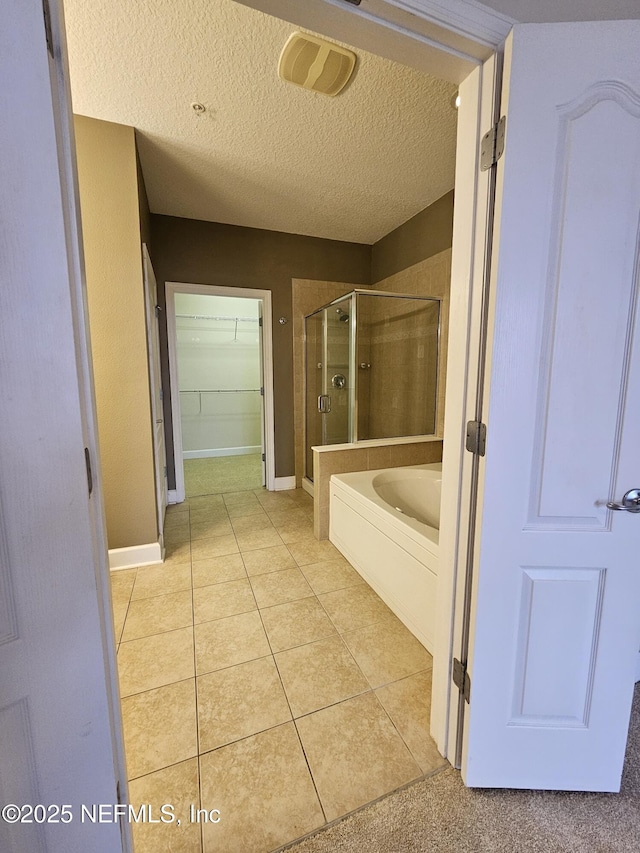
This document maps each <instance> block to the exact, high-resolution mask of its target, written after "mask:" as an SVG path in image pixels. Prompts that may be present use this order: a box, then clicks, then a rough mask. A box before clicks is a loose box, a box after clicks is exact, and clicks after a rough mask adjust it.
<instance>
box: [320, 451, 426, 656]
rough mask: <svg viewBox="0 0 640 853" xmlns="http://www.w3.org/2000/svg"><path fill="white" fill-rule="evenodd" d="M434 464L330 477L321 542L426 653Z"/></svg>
mask: <svg viewBox="0 0 640 853" xmlns="http://www.w3.org/2000/svg"><path fill="white" fill-rule="evenodd" d="M441 484H442V466H441V464H440V463H430V464H427V465H416V466H411V467H406V468H387V469H384V470H381V471H360V472H357V473H353V474H334V475H333V476H332V477H331V481H330V486H329V490H330V509H329V538H330V540H331V541H332V542H333V544H334V545H335V546H336V547H337V548H338V550H339V551H341V552H342V554H344V556H345V557H346V558H347V560H348V561H349V562H350V563H351V565H352V566H353V567H354V568H355V569H356V570H357V571H358V572H359V573H360V575H362V577H363V578H364V580H365V581H367V583H368V584H369V585H370V586H372V587H373V589H375V591H376V592H377V593H378V595H379V596H380V597H381V598H382V599H383V601H385V602H386V603H387V604H388V605H389V607H390V608H391V610H393V612H394V613H395V614H396V616H398V618H399V619H401V620H402V621H403V622H404V624H405V625H406V626H407V628H409V630H410V631H411V632H412V633H413V634H414V636H415V637H417V638H418V640H420V642H421V643H422V644H423V645H424V646H425V648H426V649H427V650H428V651H430V652H432V653H433V638H434V633H435V619H436V616H435V603H436V593H437V578H438V556H439V555H438V540H439V532H440V531H439V529H438V528H439V522H440V488H441Z"/></svg>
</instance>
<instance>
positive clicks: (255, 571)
mask: <svg viewBox="0 0 640 853" xmlns="http://www.w3.org/2000/svg"><path fill="white" fill-rule="evenodd" d="M242 559H243V560H244V564H245V566H246V569H247V574H248V575H249V576H250V577H252V576H253V575H265V574H267V573H268V572H277V571H278V570H279V569H288V568H293V567H295V565H296V564H295V560H294V559H293V557H292V556H291V554H290V553H289V550H288V549H287V547H286V546H285V545H275V546H274V547H272V548H260V549H259V550H257V551H245V553H244V554H243V555H242Z"/></svg>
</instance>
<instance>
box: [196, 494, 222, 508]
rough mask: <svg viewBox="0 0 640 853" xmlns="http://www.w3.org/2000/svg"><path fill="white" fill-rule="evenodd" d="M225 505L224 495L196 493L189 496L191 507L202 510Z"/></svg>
mask: <svg viewBox="0 0 640 853" xmlns="http://www.w3.org/2000/svg"><path fill="white" fill-rule="evenodd" d="M220 506H224V500H223V497H222V495H194V496H193V497H190V498H189V509H191V510H202V509H210V508H212V507H220Z"/></svg>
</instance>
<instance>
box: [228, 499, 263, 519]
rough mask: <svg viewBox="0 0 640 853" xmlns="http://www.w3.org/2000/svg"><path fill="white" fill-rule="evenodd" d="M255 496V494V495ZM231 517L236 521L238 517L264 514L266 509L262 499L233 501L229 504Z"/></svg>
mask: <svg viewBox="0 0 640 853" xmlns="http://www.w3.org/2000/svg"><path fill="white" fill-rule="evenodd" d="M254 497H255V496H254ZM227 512H228V513H229V518H230V519H231V521H234V520H235V519H236V518H246V517H248V516H252V515H259V516H263V515H264V514H265V512H264V510H263V509H262V507H261V505H260V501H258V500H254V501H251V502H247V503H232V504H229V505H228V506H227Z"/></svg>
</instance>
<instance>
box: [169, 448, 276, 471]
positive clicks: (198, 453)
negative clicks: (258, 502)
mask: <svg viewBox="0 0 640 853" xmlns="http://www.w3.org/2000/svg"><path fill="white" fill-rule="evenodd" d="M261 450H262V447H261V445H259V444H256V445H254V446H246V447H221V448H220V447H217V448H214V449H211V450H183V451H182V458H183V459H209V458H210V457H212V456H248V455H249V454H252V453H260V451H261ZM276 479H277V478H276Z"/></svg>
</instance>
